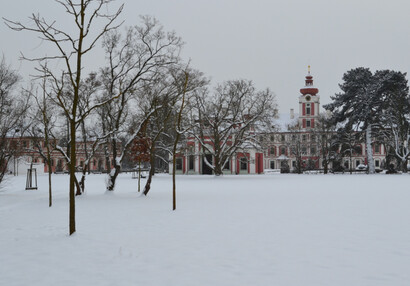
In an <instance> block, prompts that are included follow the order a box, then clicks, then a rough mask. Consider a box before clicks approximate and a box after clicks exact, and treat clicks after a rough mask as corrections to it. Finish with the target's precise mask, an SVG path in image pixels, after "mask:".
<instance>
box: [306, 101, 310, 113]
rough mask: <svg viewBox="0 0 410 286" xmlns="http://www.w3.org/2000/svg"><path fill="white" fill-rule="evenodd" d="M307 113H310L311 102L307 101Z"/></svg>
mask: <svg viewBox="0 0 410 286" xmlns="http://www.w3.org/2000/svg"><path fill="white" fill-rule="evenodd" d="M306 115H310V103H306Z"/></svg>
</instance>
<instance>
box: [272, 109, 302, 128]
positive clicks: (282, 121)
mask: <svg viewBox="0 0 410 286" xmlns="http://www.w3.org/2000/svg"><path fill="white" fill-rule="evenodd" d="M298 118H299V114H298V113H295V114H294V116H293V118H291V115H290V113H280V114H279V117H278V118H276V119H275V120H274V125H275V127H276V128H277V130H278V131H283V132H285V131H288V126H289V125H295V124H296V123H297V121H298Z"/></svg>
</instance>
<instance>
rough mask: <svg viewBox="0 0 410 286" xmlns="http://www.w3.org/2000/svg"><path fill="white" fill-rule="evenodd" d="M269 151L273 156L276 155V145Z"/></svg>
mask: <svg viewBox="0 0 410 286" xmlns="http://www.w3.org/2000/svg"><path fill="white" fill-rule="evenodd" d="M269 153H270V154H271V155H273V156H275V147H270V149H269Z"/></svg>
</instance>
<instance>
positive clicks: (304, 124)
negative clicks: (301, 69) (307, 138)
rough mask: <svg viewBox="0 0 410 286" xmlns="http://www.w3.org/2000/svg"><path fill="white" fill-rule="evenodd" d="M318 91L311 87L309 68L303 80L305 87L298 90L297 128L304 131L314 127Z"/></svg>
mask: <svg viewBox="0 0 410 286" xmlns="http://www.w3.org/2000/svg"><path fill="white" fill-rule="evenodd" d="M318 92H319V89H317V88H316V87H315V86H314V85H313V77H312V76H311V75H310V66H308V74H307V76H306V79H305V86H304V87H303V88H301V89H300V93H301V95H300V96H299V126H300V127H301V128H302V129H304V130H306V129H311V128H314V127H315V121H316V122H317V118H318V117H319V105H320V96H319V95H318Z"/></svg>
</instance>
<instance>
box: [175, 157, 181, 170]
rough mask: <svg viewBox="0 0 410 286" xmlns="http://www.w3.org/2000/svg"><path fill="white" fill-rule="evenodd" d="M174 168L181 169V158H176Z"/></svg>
mask: <svg viewBox="0 0 410 286" xmlns="http://www.w3.org/2000/svg"><path fill="white" fill-rule="evenodd" d="M175 168H176V169H177V170H178V171H182V158H176V162H175Z"/></svg>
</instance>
